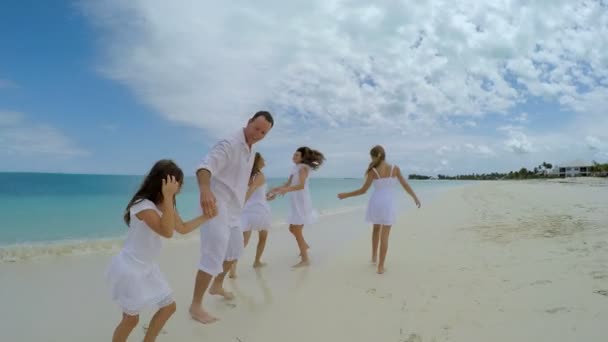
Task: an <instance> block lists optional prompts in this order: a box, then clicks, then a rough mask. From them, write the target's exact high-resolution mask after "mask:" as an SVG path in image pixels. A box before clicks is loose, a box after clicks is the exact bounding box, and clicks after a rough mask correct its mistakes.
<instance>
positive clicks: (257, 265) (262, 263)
mask: <svg viewBox="0 0 608 342" xmlns="http://www.w3.org/2000/svg"><path fill="white" fill-rule="evenodd" d="M264 266H266V263H265V262H261V261H256V262H254V263H253V268H260V267H264Z"/></svg>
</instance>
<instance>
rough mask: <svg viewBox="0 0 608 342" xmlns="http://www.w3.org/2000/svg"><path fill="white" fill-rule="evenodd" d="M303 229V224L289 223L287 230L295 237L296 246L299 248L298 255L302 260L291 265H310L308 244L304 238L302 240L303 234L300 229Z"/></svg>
mask: <svg viewBox="0 0 608 342" xmlns="http://www.w3.org/2000/svg"><path fill="white" fill-rule="evenodd" d="M303 229H304V225H302V224H301V225H290V226H289V231H290V232H291V233H292V234H293V236H294V237H295V238H296V242H297V243H298V248H299V249H300V256H301V257H302V260H301V261H300V262H299V263H297V264H295V265H294V266H293V267H303V266H308V265H310V260H308V244H307V243H306V240H304V235H303V233H302V230H303Z"/></svg>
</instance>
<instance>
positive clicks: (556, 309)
mask: <svg viewBox="0 0 608 342" xmlns="http://www.w3.org/2000/svg"><path fill="white" fill-rule="evenodd" d="M545 312H546V313H550V314H555V313H558V312H570V309H568V308H565V307H563V306H562V307H559V308H553V309H548V310H545Z"/></svg>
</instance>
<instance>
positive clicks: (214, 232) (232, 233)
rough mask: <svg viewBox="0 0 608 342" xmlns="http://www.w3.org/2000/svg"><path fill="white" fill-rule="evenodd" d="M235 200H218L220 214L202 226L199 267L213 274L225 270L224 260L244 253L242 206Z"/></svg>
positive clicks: (233, 258) (230, 259)
mask: <svg viewBox="0 0 608 342" xmlns="http://www.w3.org/2000/svg"><path fill="white" fill-rule="evenodd" d="M230 202H233V201H220V200H218V201H217V209H218V214H217V216H216V217H214V218H213V219H211V220H209V221H207V222H206V223H205V224H204V225H202V226H201V228H200V231H201V232H200V234H201V260H200V262H199V265H198V268H199V269H200V270H201V271H203V272H205V273H207V274H210V275H212V276H216V275H218V274H220V273H222V272H223V271H224V267H223V264H224V261H232V260H237V259H238V258H240V257H241V255H242V254H243V249H244V246H243V231H242V229H241V226H240V214H241V208H240V207H239V206H237V205H235V204H234V203H230Z"/></svg>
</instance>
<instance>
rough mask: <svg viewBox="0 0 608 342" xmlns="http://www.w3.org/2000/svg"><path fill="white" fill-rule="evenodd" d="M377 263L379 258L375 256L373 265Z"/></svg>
mask: <svg viewBox="0 0 608 342" xmlns="http://www.w3.org/2000/svg"><path fill="white" fill-rule="evenodd" d="M377 262H378V258H377V257H375V256H373V257H372V264H375V263H377Z"/></svg>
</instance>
